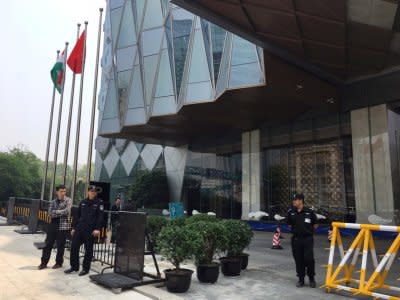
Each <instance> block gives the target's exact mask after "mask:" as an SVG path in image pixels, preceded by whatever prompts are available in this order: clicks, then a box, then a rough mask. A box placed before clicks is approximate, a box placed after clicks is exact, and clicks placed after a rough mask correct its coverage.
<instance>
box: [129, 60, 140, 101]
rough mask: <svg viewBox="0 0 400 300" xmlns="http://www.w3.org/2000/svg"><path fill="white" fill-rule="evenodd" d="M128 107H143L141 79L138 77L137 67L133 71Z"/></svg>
mask: <svg viewBox="0 0 400 300" xmlns="http://www.w3.org/2000/svg"><path fill="white" fill-rule="evenodd" d="M128 107H129V108H138V107H144V101H143V88H142V78H141V76H140V67H139V66H136V67H135V68H134V71H133V78H132V84H131V90H130V93H129V102H128Z"/></svg>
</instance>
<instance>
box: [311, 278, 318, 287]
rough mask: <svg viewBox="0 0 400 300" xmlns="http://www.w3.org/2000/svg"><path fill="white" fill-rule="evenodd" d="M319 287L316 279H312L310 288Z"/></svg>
mask: <svg viewBox="0 0 400 300" xmlns="http://www.w3.org/2000/svg"><path fill="white" fill-rule="evenodd" d="M316 286H317V283H316V282H315V279H314V277H310V288H313V289H314V288H315V287H316Z"/></svg>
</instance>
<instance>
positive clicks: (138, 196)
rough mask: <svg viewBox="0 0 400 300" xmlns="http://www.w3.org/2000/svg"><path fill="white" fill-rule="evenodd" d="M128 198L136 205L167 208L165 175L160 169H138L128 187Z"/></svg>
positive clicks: (167, 192) (167, 193)
mask: <svg viewBox="0 0 400 300" xmlns="http://www.w3.org/2000/svg"><path fill="white" fill-rule="evenodd" d="M128 198H129V200H130V201H132V202H134V203H136V206H137V207H144V208H159V209H162V208H167V207H168V203H169V190H168V182H167V176H166V174H165V172H163V171H161V170H153V171H139V172H138V173H137V174H136V176H134V181H133V183H132V185H131V186H130V188H129V192H128Z"/></svg>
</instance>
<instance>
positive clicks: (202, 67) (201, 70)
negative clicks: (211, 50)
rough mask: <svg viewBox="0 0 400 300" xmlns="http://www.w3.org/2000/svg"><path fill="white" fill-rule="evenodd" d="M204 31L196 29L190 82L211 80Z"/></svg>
mask: <svg viewBox="0 0 400 300" xmlns="http://www.w3.org/2000/svg"><path fill="white" fill-rule="evenodd" d="M202 35H203V34H202V31H201V30H196V31H195V35H194V43H193V47H192V56H191V59H190V60H191V61H190V73H189V83H192V82H201V81H208V80H210V73H209V70H208V63H207V57H206V51H205V48H204V40H203V37H202Z"/></svg>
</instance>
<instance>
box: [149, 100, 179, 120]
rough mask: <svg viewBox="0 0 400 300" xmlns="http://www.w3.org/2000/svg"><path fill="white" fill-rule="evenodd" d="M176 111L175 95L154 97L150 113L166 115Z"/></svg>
mask: <svg viewBox="0 0 400 300" xmlns="http://www.w3.org/2000/svg"><path fill="white" fill-rule="evenodd" d="M175 112H176V105H175V97H173V96H168V97H161V98H156V99H154V104H153V110H152V115H153V116H157V115H166V114H173V113H175Z"/></svg>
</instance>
